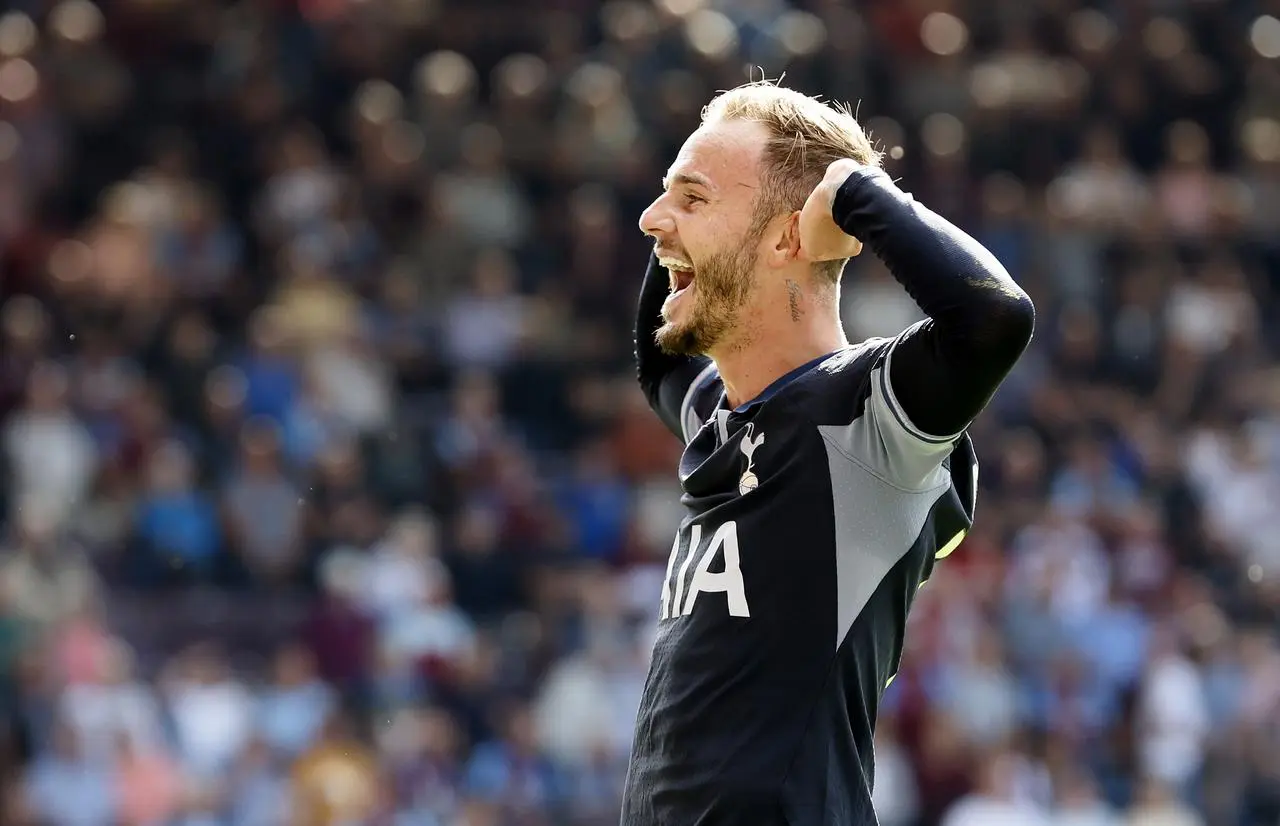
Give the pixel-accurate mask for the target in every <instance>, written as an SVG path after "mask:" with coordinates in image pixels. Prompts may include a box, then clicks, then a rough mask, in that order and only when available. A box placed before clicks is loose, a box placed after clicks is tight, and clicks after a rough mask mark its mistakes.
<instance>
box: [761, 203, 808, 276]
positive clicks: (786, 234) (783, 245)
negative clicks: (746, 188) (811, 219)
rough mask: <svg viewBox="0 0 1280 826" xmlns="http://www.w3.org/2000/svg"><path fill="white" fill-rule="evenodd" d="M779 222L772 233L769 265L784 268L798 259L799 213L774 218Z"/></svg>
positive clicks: (797, 211)
mask: <svg viewBox="0 0 1280 826" xmlns="http://www.w3.org/2000/svg"><path fill="white" fill-rule="evenodd" d="M774 220H775V221H778V222H780V226H778V227H777V228H776V229H775V230H774V232H773V235H772V237H773V239H774V243H773V247H772V249H770V250H769V263H770V264H771V265H773V266H775V267H781V266H785V265H787V264H790V263H792V262H794V261H796V260H797V259H799V258H800V211H799V210H796V211H795V212H792V213H789V214H787V215H784V216H782V217H780V218H775V219H774Z"/></svg>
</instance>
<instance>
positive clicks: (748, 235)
mask: <svg viewBox="0 0 1280 826" xmlns="http://www.w3.org/2000/svg"><path fill="white" fill-rule="evenodd" d="M765 139H766V133H765V129H764V127H763V126H761V125H760V124H758V123H752V122H748V121H730V122H723V121H719V122H713V123H709V124H703V125H702V126H701V127H700V128H699V129H698V130H697V131H696V132H694V133H693V134H692V135H690V136H689V139H688V140H687V141H685V144H684V146H683V147H681V149H680V154H679V155H677V156H676V160H675V163H674V164H672V165H671V169H670V170H668V172H667V176H666V178H665V179H664V181H663V184H664V189H665V191H664V192H663V194H662V195H661V196H659V198H658V199H657V200H656V201H654V202H653V203H652V204H650V205H649V208H648V209H646V210H645V211H644V214H643V215H641V216H640V229H641V230H642V231H643V232H644V233H645V234H646V235H650V236H652V237H653V239H654V241H655V246H656V250H657V253H658V260H659V261H660V262H662V264H663V265H664V266H665V267H667V270H668V272H669V274H670V277H671V295H670V296H668V298H667V301H666V303H665V304H664V305H663V307H662V317H663V320H664V321H665V323H664V324H663V325H662V327H661V328H659V330H658V333H657V340H658V345H659V346H660V347H662V349H664V350H666V351H667V352H669V353H673V354H677V355H694V354H700V353H706V352H708V351H709V350H711V349H712V348H713V347H715V346H716V345H718V344H722V343H723V342H724V341H725V339H726V338H727V337H728V335H729V334H730V332H731V331H732V330H733V329H734V327H735V325H736V324H737V323H738V320H739V317H740V315H741V312H742V308H743V306H744V305H745V304H746V303H747V300H748V299H749V298H750V296H751V293H752V287H753V286H754V283H755V267H756V261H757V258H758V256H759V244H760V240H761V232H760V231H759V229H757V228H755V227H753V226H752V219H753V216H754V212H755V201H756V196H757V194H758V193H759V190H760V178H759V171H758V170H759V163H760V150H761V147H762V146H763V145H764V143H765Z"/></svg>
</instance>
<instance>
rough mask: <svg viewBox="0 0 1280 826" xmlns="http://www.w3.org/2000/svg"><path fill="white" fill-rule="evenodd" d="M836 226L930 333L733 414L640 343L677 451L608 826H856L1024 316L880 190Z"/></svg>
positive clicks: (652, 267)
mask: <svg viewBox="0 0 1280 826" xmlns="http://www.w3.org/2000/svg"><path fill="white" fill-rule="evenodd" d="M833 215H834V216H835V218H836V220H837V223H839V224H840V226H841V227H843V228H844V229H845V230H846V231H847V232H850V233H851V234H854V235H856V236H857V237H858V238H860V239H861V240H862V241H864V243H866V244H867V246H868V247H869V248H870V249H871V250H872V251H873V252H874V253H875V254H876V255H878V256H879V257H880V258H881V259H882V260H883V261H884V262H885V263H886V265H887V266H888V267H889V269H890V271H891V272H892V273H893V274H894V276H895V277H897V278H898V280H899V281H900V282H901V283H902V284H903V286H904V287H905V288H906V289H907V290H908V292H909V293H910V294H911V295H912V296H913V297H914V298H915V300H916V302H917V303H918V304H919V305H920V306H921V308H922V309H923V310H924V311H925V313H926V314H927V315H928V316H929V318H928V319H926V320H925V321H923V322H921V323H920V324H917V325H915V326H913V327H911V328H909V329H908V330H906V331H904V332H903V333H902V334H901V335H899V336H898V337H896V338H894V339H876V340H871V341H866V342H863V343H861V344H857V345H852V346H848V347H845V348H842V349H840V350H838V351H836V352H834V353H830V354H828V355H826V356H823V357H822V358H819V359H816V360H814V361H813V362H811V363H809V364H806V365H802V366H800V367H798V368H797V369H796V370H794V371H792V372H791V373H790V374H788V375H786V376H783V377H782V378H780V379H779V380H778V381H776V382H774V383H773V384H772V385H771V386H770V387H769V388H767V389H766V390H765V392H763V393H762V394H761V395H760V396H758V397H757V398H755V399H753V400H752V401H750V402H749V403H747V404H744V405H742V406H740V407H738V408H736V409H730V406H729V404H728V403H727V401H726V398H725V393H724V388H723V385H722V383H721V381H720V377H719V374H718V373H717V371H716V367H715V365H714V364H713V363H712V362H711V361H710V360H708V359H706V358H702V357H681V356H672V355H670V354H666V353H663V352H661V351H660V350H659V349H658V348H657V346H656V344H655V343H654V338H653V334H654V330H655V329H656V327H657V326H658V325H659V324H660V323H661V320H660V312H659V311H660V308H661V305H662V301H663V299H664V298H665V294H666V291H667V286H666V285H667V283H668V279H667V277H666V275H665V272H664V271H662V270H661V268H660V267H658V266H657V263H656V259H655V258H652V257H651V259H650V262H649V270H648V272H647V274H646V277H645V285H644V287H643V288H642V291H641V300H640V306H639V309H638V313H637V323H636V356H637V363H638V373H639V380H640V383H641V386H642V387H643V388H644V390H645V392H646V395H647V396H648V398H649V401H650V404H651V405H652V407H653V409H654V410H655V412H657V414H658V415H659V416H660V417H661V418H662V420H663V421H664V422H665V423H666V424H667V426H668V427H669V428H670V429H671V431H672V432H673V433H675V434H676V435H677V436H679V437H680V438H681V439H682V440H683V441H684V442H685V449H684V453H683V456H682V457H681V461H680V468H679V478H680V484H681V488H682V491H683V493H682V497H681V501H682V502H683V504H684V509H685V513H684V517H683V519H682V520H681V522H680V524H679V525H678V526H673V527H675V528H676V531H675V533H676V536H675V540H674V543H673V545H672V549H671V554H670V558H669V560H668V565H667V572H666V579H665V581H664V583H663V587H662V592H661V594H655V598H656V599H659V600H660V603H661V610H660V619H659V628H658V633H657V641H656V644H655V646H654V651H653V659H652V663H651V666H650V671H649V675H648V678H647V680H646V683H645V688H644V695H643V699H642V702H641V707H640V713H639V716H638V719H637V722H636V729H635V739H634V745H633V750H632V757H631V766H630V770H629V772H628V777H627V788H626V793H625V798H624V801H623V806H622V818H621V822H622V826H784V824H785V825H786V826H874V824H875V823H876V818H875V813H874V811H873V810H872V805H871V789H872V785H873V782H874V775H875V769H874V755H873V752H872V738H873V732H874V728H875V720H876V711H877V708H878V706H879V702H880V698H881V695H882V693H883V691H884V689H885V686H886V685H887V683H888V682H889V681H890V679H891V678H892V677H893V675H894V673H895V671H896V669H897V667H898V662H899V659H900V657H901V654H902V648H903V635H904V632H905V628H906V623H907V615H908V612H909V610H910V608H911V603H912V600H913V599H914V598H915V595H916V592H917V591H918V589H919V588H920V586H921V584H922V583H924V582H925V581H926V580H927V579H928V578H929V576H930V575H931V573H932V572H933V568H934V564H935V561H936V560H937V559H939V558H941V557H945V556H946V555H947V554H948V553H950V552H951V551H952V550H953V549H954V548H955V547H956V545H958V544H959V542H960V541H961V539H962V538H963V537H964V535H965V532H966V531H967V530H968V529H969V527H970V526H971V525H972V522H973V517H974V500H975V498H976V493H977V473H978V469H977V462H976V460H975V458H974V451H973V447H972V445H971V443H970V441H969V438H968V436H967V435H966V432H965V431H966V429H967V427H968V424H969V423H970V421H971V420H972V418H973V417H974V416H975V415H976V414H977V413H978V412H979V411H980V410H981V409H982V408H983V406H985V404H986V403H987V401H988V400H989V399H990V397H991V395H992V393H994V391H995V389H996V387H997V386H998V385H999V383H1000V381H1001V380H1002V379H1003V378H1004V376H1005V375H1006V374H1007V373H1008V371H1009V370H1010V369H1011V368H1012V366H1013V364H1014V363H1015V362H1016V361H1017V359H1018V357H1019V356H1020V355H1021V353H1022V352H1023V350H1024V349H1025V348H1026V346H1027V343H1028V342H1029V340H1030V337H1031V331H1032V327H1033V325H1034V309H1033V308H1032V306H1031V303H1030V300H1029V299H1028V298H1027V296H1026V294H1025V293H1024V292H1023V291H1022V290H1021V289H1020V288H1018V286H1017V285H1016V284H1015V283H1014V282H1013V281H1012V279H1010V277H1009V276H1008V274H1007V273H1006V272H1004V270H1003V268H1001V267H1000V265H999V263H998V262H996V261H995V259H994V258H993V257H992V256H991V255H990V254H989V253H988V252H987V251H986V250H984V249H983V248H982V247H981V246H980V245H979V244H977V242H976V241H974V240H973V239H972V238H970V237H968V236H967V235H965V234H964V233H963V232H961V231H960V230H958V229H957V228H955V227H954V226H952V225H950V224H949V223H947V222H946V221H944V220H943V219H941V218H940V217H938V216H937V215H935V214H933V213H932V212H929V211H928V210H927V209H924V208H923V207H921V206H920V205H919V204H916V203H915V202H914V200H913V199H912V198H911V197H910V196H909V195H907V194H906V193H904V192H902V191H901V190H899V189H898V188H897V187H896V186H895V185H894V184H893V183H892V182H891V181H890V180H889V179H888V177H887V176H886V175H885V174H884V173H883V172H881V171H879V170H864V171H862V172H860V173H856V174H855V175H853V176H851V177H850V179H849V180H848V181H847V182H846V183H845V185H844V186H843V187H841V189H840V192H839V193H838V194H837V197H836V202H835V205H834V207H833Z"/></svg>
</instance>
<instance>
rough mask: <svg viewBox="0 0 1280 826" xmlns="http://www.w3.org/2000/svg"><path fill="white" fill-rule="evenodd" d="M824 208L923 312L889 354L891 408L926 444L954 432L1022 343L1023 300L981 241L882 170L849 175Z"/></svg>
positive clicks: (1028, 316)
mask: <svg viewBox="0 0 1280 826" xmlns="http://www.w3.org/2000/svg"><path fill="white" fill-rule="evenodd" d="M831 215H832V218H834V219H835V222H836V224H838V225H839V226H840V228H841V229H843V230H844V231H845V232H846V233H848V234H850V235H852V236H854V237H855V238H857V239H858V240H860V241H862V242H863V243H864V244H865V245H866V246H868V247H869V248H870V249H871V251H872V252H874V253H875V254H876V256H877V257H879V258H880V259H881V260H882V261H884V263H885V265H886V266H887V267H888V269H889V271H890V272H891V273H893V276H894V278H896V279H897V280H898V282H899V283H900V284H902V286H903V287H904V288H906V290H907V292H908V293H909V294H910V295H911V297H912V298H913V299H915V301H916V303H917V304H918V305H919V306H920V309H921V310H923V311H924V312H925V314H926V315H928V316H929V318H928V320H926V321H924V322H922V323H921V324H919V325H917V326H915V327H912V328H910V329H909V330H907V331H906V332H905V333H904V334H903V335H902V336H901V337H900V338H899V340H898V341H897V342H895V344H894V346H893V348H892V350H891V351H890V353H889V356H888V362H889V363H888V370H887V372H888V377H889V383H890V388H888V389H889V390H891V393H890V394H889V395H890V396H891V397H892V402H891V404H890V407H891V408H896V409H895V410H894V413H895V415H898V414H902V415H904V416H905V417H906V421H905V422H901V424H902V425H903V426H904V427H905V428H906V429H907V430H908V431H912V432H914V434H915V435H917V436H919V437H921V438H923V439H924V440H926V441H927V440H930V439H931V438H932V439H939V440H941V439H943V438H947V437H952V436H955V435H956V434H958V433H960V432H961V431H963V430H964V429H965V428H966V427H968V426H969V423H970V422H972V421H973V419H974V417H975V416H977V415H978V413H980V412H981V411H982V409H983V408H984V407H985V406H986V405H987V402H989V401H990V400H991V396H992V395H993V394H994V393H995V391H996V388H998V387H999V386H1000V383H1001V382H1002V381H1003V380H1004V378H1005V376H1006V375H1008V373H1009V371H1010V370H1011V369H1012V368H1013V366H1014V364H1015V363H1016V362H1017V360H1018V358H1019V357H1020V356H1021V355H1022V352H1023V351H1024V350H1025V349H1026V347H1027V344H1028V343H1029V342H1030V341H1031V335H1032V331H1033V328H1034V327H1035V308H1034V307H1033V306H1032V303H1031V299H1030V298H1029V297H1028V296H1027V294H1026V292H1024V291H1023V290H1022V288H1021V287H1019V286H1018V285H1017V284H1016V283H1014V281H1013V279H1012V278H1010V277H1009V273H1008V272H1006V271H1005V269H1004V267H1003V266H1001V264H1000V262H999V261H997V260H996V258H995V256H993V255H992V254H991V253H990V252H988V251H987V250H986V248H984V247H983V246H982V245H981V244H979V243H978V242H977V241H976V240H974V239H973V238H971V237H970V236H969V235H967V234H966V233H964V232H963V231H961V230H960V229H959V228H958V227H956V226H955V225H953V224H951V223H950V222H949V221H947V220H945V219H944V218H942V217H941V216H939V215H937V214H936V213H934V212H932V211H931V210H929V209H927V208H925V207H923V206H921V205H920V204H918V203H916V201H915V199H914V198H912V196H911V195H909V194H907V193H905V192H903V191H902V190H901V189H899V188H898V187H897V185H895V184H894V183H893V181H892V180H891V179H890V178H889V176H888V174H886V173H885V172H884V171H883V170H880V169H873V168H866V167H863V168H860V169H857V170H856V171H854V172H852V174H850V175H849V176H848V178H847V179H845V181H844V183H843V184H841V185H840V187H839V189H837V190H836V193H835V196H834V198H833V200H832V202H831Z"/></svg>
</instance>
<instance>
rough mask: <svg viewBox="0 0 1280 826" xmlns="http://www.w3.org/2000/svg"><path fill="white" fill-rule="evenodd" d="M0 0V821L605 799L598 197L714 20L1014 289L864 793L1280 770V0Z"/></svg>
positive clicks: (484, 812)
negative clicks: (1009, 370) (1027, 314)
mask: <svg viewBox="0 0 1280 826" xmlns="http://www.w3.org/2000/svg"><path fill="white" fill-rule="evenodd" d="M5 7H6V8H7V9H8V10H7V11H5V12H4V13H3V15H0V267H2V269H0V277H2V278H3V281H2V290H3V291H2V293H0V300H2V301H3V306H2V308H0V429H2V434H0V448H2V450H0V456H2V457H3V463H4V468H3V469H4V473H3V475H2V477H0V478H2V480H3V481H2V483H0V484H2V487H0V500H2V501H0V506H2V508H0V513H3V515H4V522H3V536H2V537H0V717H2V719H0V785H2V786H3V788H2V789H0V791H2V792H3V795H2V798H0V807H3V808H2V814H0V822H3V823H5V824H14V826H168V825H169V824H175V825H176V826H339V825H340V824H341V826H375V824H376V825H377V826H383V825H384V824H385V825H386V826H561V825H562V824H563V825H565V826H603V825H604V824H614V823H616V822H617V812H618V797H619V794H620V789H621V782H622V773H623V771H624V769H625V762H626V754H627V747H628V741H629V737H630V733H631V722H632V719H633V715H634V711H635V707H636V704H637V702H638V694H639V690H640V686H641V684H642V681H643V678H644V672H645V665H646V658H647V651H648V646H649V641H650V637H651V634H652V629H653V625H654V621H655V617H656V613H657V608H658V592H659V583H660V579H661V575H662V571H663V570H664V567H665V557H666V553H667V550H668V548H669V544H670V541H671V531H672V525H673V524H674V523H675V519H674V517H673V515H672V513H673V510H672V509H673V508H674V507H677V503H676V495H675V491H674V489H673V486H674V474H673V470H674V466H675V461H676V457H677V454H678V445H677V444H676V443H675V441H674V440H673V439H672V438H670V436H669V435H667V434H666V433H665V431H663V430H662V428H661V426H660V425H659V424H658V422H657V420H656V419H655V418H654V417H653V416H652V415H651V414H650V413H649V412H648V410H647V409H646V408H645V405H644V402H643V399H642V398H641V397H640V394H639V392H638V391H637V390H636V389H635V388H634V387H633V382H632V380H631V372H630V371H631V367H630V359H629V356H630V327H631V311H632V306H633V301H634V296H635V293H636V290H637V287H638V283H639V279H640V276H641V274H642V271H643V266H644V261H645V257H646V254H647V246H646V243H645V240H644V239H643V238H642V237H641V235H640V233H639V232H638V230H637V229H636V225H635V222H636V219H637V216H638V215H639V212H640V210H641V209H642V208H643V206H644V205H645V204H646V203H647V202H648V201H649V200H650V199H651V198H652V197H653V195H654V193H655V191H656V188H657V186H658V181H659V178H660V177H661V173H662V170H663V169H664V168H665V166H666V164H667V163H669V161H670V159H671V158H672V157H673V156H674V153H675V149H676V147H678V146H679V144H680V142H681V141H682V140H683V138H684V136H685V135H686V134H687V132H688V131H689V130H690V129H691V128H692V127H693V126H694V125H696V123H697V118H698V112H699V109H700V107H701V105H702V104H703V103H704V102H705V101H706V100H707V99H708V98H709V96H710V95H711V94H712V93H713V92H714V91H716V90H717V89H723V88H728V87H731V86H734V85H737V84H738V83H740V82H742V81H743V80H745V79H747V78H748V76H749V72H750V71H751V69H750V67H760V68H757V69H755V70H754V75H753V76H754V77H757V78H758V77H759V76H760V70H761V69H763V71H764V72H765V73H766V74H768V75H769V76H770V77H776V76H777V75H778V74H779V73H781V72H783V71H784V70H785V73H786V75H785V82H786V83H787V85H790V86H793V87H796V88H799V89H802V90H804V91H807V92H811V93H822V94H823V95H825V96H827V97H828V98H830V99H834V100H849V101H853V102H856V103H857V104H858V112H859V115H860V117H861V118H862V119H863V122H864V123H865V124H866V125H867V126H868V127H869V129H870V131H871V132H872V134H873V137H874V138H875V139H876V140H877V142H878V144H879V145H880V147H881V148H882V149H884V150H885V151H886V152H887V153H888V158H889V160H888V163H889V166H890V168H891V169H892V170H893V172H894V174H895V175H897V176H899V177H900V178H901V180H902V182H903V185H904V187H905V188H907V189H909V190H911V191H913V192H914V193H915V194H916V195H917V197H919V198H920V199H921V200H922V201H923V202H925V203H926V204H928V205H930V206H931V207H933V208H934V209H936V210H938V211H939V212H941V213H943V214H945V215H946V216H947V217H949V218H951V219H952V220H954V221H955V222H957V223H958V224H960V225H961V226H963V227H965V228H966V229H968V230H969V231H970V232H972V233H973V234H975V235H976V236H978V237H979V238H980V239H982V240H983V241H984V243H986V244H987V245H988V246H989V247H990V248H991V249H992V250H993V251H994V252H995V253H996V254H997V255H998V256H999V257H1000V258H1001V260H1002V261H1003V262H1004V263H1005V264H1006V265H1007V266H1008V268H1009V269H1010V271H1012V272H1013V273H1014V274H1015V276H1016V277H1017V278H1018V279H1019V281H1020V282H1021V283H1022V284H1024V285H1025V286H1026V287H1027V289H1028V290H1029V291H1030V292H1031V293H1032V294H1033V296H1034V297H1035V299H1036V301H1037V305H1038V307H1039V317H1040V322H1039V328H1038V332H1037V338H1036V340H1035V342H1034V344H1033V346H1032V350H1031V351H1030V352H1029V354H1028V355H1027V357H1026V358H1025V359H1024V360H1023V362H1022V364H1021V365H1020V367H1019V369H1018V370H1017V372H1016V373H1015V374H1014V375H1013V376H1012V377H1011V378H1010V380H1009V381H1008V383H1007V385H1006V386H1005V387H1004V389H1003V390H1002V391H1001V393H1000V394H999V396H998V397H997V398H996V400H995V402H994V403H993V404H992V406H991V407H990V409H989V410H988V411H987V412H986V413H985V414H984V415H983V417H982V419H981V420H980V421H979V422H978V423H977V424H976V425H975V426H974V428H973V432H974V437H975V441H976V443H977V447H978V450H979V453H980V456H981V459H982V461H983V472H982V484H981V493H980V496H979V503H980V504H979V521H978V527H977V528H976V529H975V531H974V533H973V534H972V535H971V536H970V537H969V538H968V540H967V541H966V542H965V543H964V545H963V546H962V547H961V548H960V549H959V550H957V551H956V552H955V553H954V554H953V555H952V556H951V557H950V558H949V559H948V560H947V561H946V562H945V564H944V565H943V567H942V569H941V575H939V576H935V577H934V578H933V579H932V580H931V581H930V584H929V587H928V588H927V589H925V592H924V594H923V595H922V598H921V600H920V602H919V603H918V605H919V607H918V608H917V609H916V612H915V615H914V617H913V628H912V632H911V634H910V637H909V640H910V646H911V647H910V650H909V651H908V653H907V656H906V660H905V663H904V667H903V669H902V671H901V673H900V675H899V677H898V678H897V680H896V681H895V683H894V684H893V686H892V687H891V689H890V691H889V693H888V694H887V696H886V698H885V703H884V709H883V711H882V714H881V727H880V731H879V734H878V746H877V768H878V772H877V774H878V778H877V780H878V783H877V788H876V802H877V805H878V808H879V810H880V812H881V818H882V823H883V824H884V826H933V825H934V824H945V826H974V824H983V825H984V826H987V825H990V826H999V825H1000V824H1019V826H1036V824H1044V825H1045V826H1107V824H1113V825H1114V826H1119V825H1120V824H1129V825H1130V826H1181V825H1182V824H1189V825H1190V824H1207V825H1209V826H1277V824H1280V759H1277V755H1280V647H1278V639H1277V638H1278V633H1277V632H1278V629H1280V370H1277V362H1276V356H1277V348H1278V347H1280V323H1277V322H1278V319H1277V312H1278V311H1280V301H1278V298H1280V296H1278V295H1277V289H1276V288H1277V286H1280V19H1278V18H1280V3H1277V2H1275V0H1240V1H1239V2H1236V1H1235V0H1165V2H1158V3H1140V2H1124V1H1123V0H1099V2H1088V3H1086V2H1078V1H1077V0H1043V1H1042V2H1027V1H1026V0H796V2H791V3H790V4H788V2H787V0H656V2H652V3H651V2H648V1H647V0H614V1H613V2H609V3H606V4H604V5H599V4H597V3H595V2H591V1H590V0H537V2H522V1H521V0H483V2H481V1H479V0H476V1H475V2H467V3H463V2H443V0H440V1H439V2H437V1H436V0H362V1H361V2H354V1H353V0H298V2H291V0H240V2H236V3H232V2H226V1H224V0H103V2H101V3H99V4H98V5H94V3H92V2H90V1H89V0H9V2H8V3H7V4H5ZM844 297H845V302H846V307H845V318H846V323H847V327H848V329H849V333H850V335H851V337H854V338H859V337H863V336H868V335H876V334H882V333H893V332H896V331H897V330H898V329H900V328H901V327H902V326H904V325H906V324H908V323H910V322H911V321H913V320H914V319H915V318H916V314H917V311H916V309H915V307H914V305H913V304H912V303H911V302H910V300H909V299H908V298H907V297H906V296H905V295H904V294H903V293H902V292H901V290H900V289H899V288H898V286H897V285H896V283H894V282H893V281H892V279H891V278H889V277H888V276H887V274H886V273H885V272H884V270H883V269H882V268H881V267H880V266H879V265H878V264H877V262H875V261H874V260H870V258H869V257H864V258H862V259H858V260H856V261H855V262H854V263H853V264H852V265H851V266H850V268H849V271H848V272H847V275H846V278H845V291H844ZM796 826H805V825H804V824H796Z"/></svg>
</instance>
